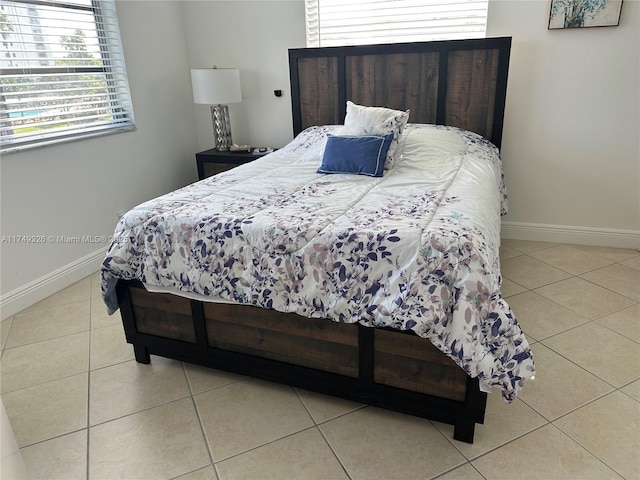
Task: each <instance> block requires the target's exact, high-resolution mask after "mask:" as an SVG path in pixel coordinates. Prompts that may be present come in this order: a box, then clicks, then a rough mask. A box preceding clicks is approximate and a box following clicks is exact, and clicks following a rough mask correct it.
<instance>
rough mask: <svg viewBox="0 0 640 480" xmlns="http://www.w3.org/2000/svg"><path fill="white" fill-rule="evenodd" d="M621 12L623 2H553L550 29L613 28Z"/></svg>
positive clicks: (579, 0) (554, 0) (575, 0)
mask: <svg viewBox="0 0 640 480" xmlns="http://www.w3.org/2000/svg"><path fill="white" fill-rule="evenodd" d="M621 10H622V0H551V12H550V13H549V29H550V30H552V29H558V28H583V27H613V26H616V25H618V24H619V23H620V11H621Z"/></svg>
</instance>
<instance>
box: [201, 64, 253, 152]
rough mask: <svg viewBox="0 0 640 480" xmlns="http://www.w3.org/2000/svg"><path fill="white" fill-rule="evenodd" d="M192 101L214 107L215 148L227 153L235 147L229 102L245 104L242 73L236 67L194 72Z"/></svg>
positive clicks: (212, 113)
mask: <svg viewBox="0 0 640 480" xmlns="http://www.w3.org/2000/svg"><path fill="white" fill-rule="evenodd" d="M191 86H192V87H193V101H194V102H195V103H199V104H205V105H211V120H212V122H213V135H214V139H215V148H216V149H217V150H220V151H228V150H229V148H230V147H231V145H232V143H233V142H232V141H231V121H230V119H229V107H228V106H227V105H226V104H228V103H237V102H240V101H242V95H241V93H240V71H239V70H238V69H237V68H217V67H215V66H214V67H213V68H193V69H191Z"/></svg>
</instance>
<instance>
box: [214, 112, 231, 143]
mask: <svg viewBox="0 0 640 480" xmlns="http://www.w3.org/2000/svg"><path fill="white" fill-rule="evenodd" d="M211 121H212V122H213V136H214V140H215V148H216V150H219V151H221V152H227V151H229V148H230V147H231V145H232V144H233V142H232V141H231V120H230V119H229V107H228V106H226V105H214V106H213V107H211Z"/></svg>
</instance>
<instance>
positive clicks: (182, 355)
mask: <svg viewBox="0 0 640 480" xmlns="http://www.w3.org/2000/svg"><path fill="white" fill-rule="evenodd" d="M117 294H118V300H119V302H120V310H121V313H122V321H123V324H124V329H125V335H126V338H127V342H128V343H131V344H132V345H133V348H134V352H135V358H136V360H137V361H138V362H140V363H149V362H150V361H151V358H150V355H151V354H153V355H159V356H163V357H167V358H172V359H175V360H180V361H185V362H188V363H194V364H199V365H204V366H208V367H213V368H218V369H222V370H227V371H231V372H235V373H239V374H242V375H248V376H252V377H256V378H261V379H265V380H270V381H274V382H279V383H283V384H287V385H290V386H293V387H299V388H304V389H307V390H312V391H316V392H319V393H324V394H329V395H334V396H338V397H342V398H345V399H348V400H352V401H357V402H361V403H365V404H368V405H375V406H378V407H382V408H387V409H390V410H395V411H399V412H403V413H407V414H411V415H416V416H419V417H424V418H429V419H432V420H436V421H440V422H444V423H449V424H452V425H454V438H455V439H456V440H461V441H464V442H469V443H472V442H473V436H474V430H475V425H476V423H483V422H484V412H485V407H486V394H485V393H482V392H481V391H480V389H479V386H478V381H477V379H471V378H470V377H468V376H467V375H466V374H465V373H464V372H463V371H462V370H461V369H460V368H459V367H458V366H457V365H456V364H455V363H454V362H453V361H452V360H451V359H449V358H448V357H446V356H445V355H444V354H443V353H442V352H440V351H439V350H437V349H436V348H435V347H433V345H432V344H431V343H430V342H429V341H428V340H426V339H423V338H420V337H418V336H416V335H414V334H411V333H405V332H398V331H393V330H383V329H372V328H367V327H363V326H361V325H357V324H339V323H335V322H331V321H328V320H322V319H310V318H304V317H300V316H298V315H295V314H285V313H280V312H276V311H274V310H265V309H261V308H257V307H252V306H243V305H230V304H214V303H202V302H198V301H195V300H189V299H186V298H183V297H179V296H174V295H169V294H159V293H150V292H148V291H147V290H145V289H144V287H143V286H142V284H141V283H139V282H136V281H122V280H121V281H119V282H118V285H117Z"/></svg>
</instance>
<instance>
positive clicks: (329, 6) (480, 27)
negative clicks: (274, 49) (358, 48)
mask: <svg viewBox="0 0 640 480" xmlns="http://www.w3.org/2000/svg"><path fill="white" fill-rule="evenodd" d="M487 6H488V0H368V1H366V0H306V1H305V14H306V30H307V47H331V46H340V45H363V44H368V43H397V42H416V41H427V40H456V39H463V38H481V37H484V36H485V31H486V23H487Z"/></svg>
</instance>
